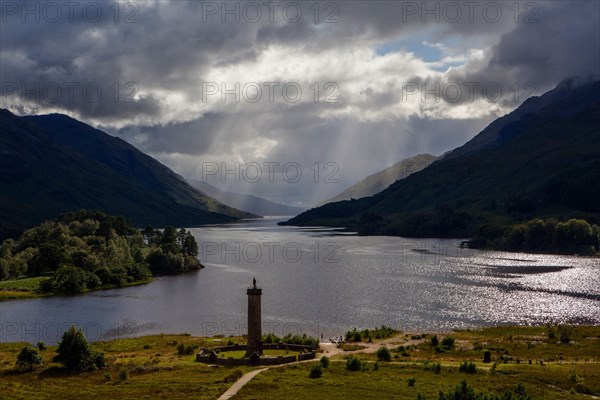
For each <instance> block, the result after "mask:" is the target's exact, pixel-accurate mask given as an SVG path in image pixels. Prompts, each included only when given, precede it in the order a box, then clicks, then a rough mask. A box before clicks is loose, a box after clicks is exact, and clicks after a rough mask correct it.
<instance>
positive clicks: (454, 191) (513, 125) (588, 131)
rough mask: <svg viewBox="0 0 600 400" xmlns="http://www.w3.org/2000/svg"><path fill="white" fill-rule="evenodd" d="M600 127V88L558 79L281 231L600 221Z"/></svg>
mask: <svg viewBox="0 0 600 400" xmlns="http://www.w3.org/2000/svg"><path fill="white" fill-rule="evenodd" d="M535 101H538V102H539V104H542V106H541V107H540V106H537V105H536V106H535V107H534V106H533V102H535ZM599 126H600V81H597V82H593V83H588V84H580V83H578V82H575V81H564V82H562V83H561V84H560V85H558V86H557V87H556V88H555V89H554V90H552V91H550V92H548V93H546V94H544V95H542V96H541V97H540V98H538V99H537V100H536V99H531V100H528V101H526V102H525V103H524V104H523V105H521V106H520V107H519V108H518V109H517V110H515V111H513V112H512V113H510V114H508V115H507V116H505V117H502V118H500V119H498V120H496V121H494V122H493V123H492V124H490V125H489V126H488V127H487V128H485V129H484V130H483V131H482V132H481V133H480V134H479V135H477V136H478V137H475V138H474V139H473V140H471V141H470V142H469V143H470V144H469V143H468V144H467V145H465V146H463V147H461V148H459V149H457V150H455V151H453V152H451V153H450V154H451V156H446V157H444V158H443V159H441V160H439V161H436V162H434V163H433V164H431V165H430V166H429V167H427V168H425V169H424V170H422V171H419V172H416V173H414V174H412V175H410V176H409V177H407V178H405V179H402V180H399V181H397V182H395V183H394V184H393V185H391V186H390V187H389V188H387V189H386V190H384V191H383V192H380V193H378V194H376V195H374V196H372V197H367V198H363V199H360V200H354V201H342V202H337V203H330V204H326V205H324V206H322V207H318V208H315V209H312V210H309V211H306V212H305V213H303V214H300V215H298V216H296V217H294V218H292V219H291V220H289V221H287V222H286V223H285V224H288V225H328V226H333V225H335V226H346V227H349V228H353V229H357V230H358V231H359V232H361V233H364V234H390V235H401V236H423V237H470V236H471V235H473V233H474V232H475V230H476V229H477V228H478V227H480V226H482V225H483V224H486V223H490V222H497V223H510V222H511V221H519V220H525V219H528V218H534V217H555V218H575V217H576V218H584V219H587V220H588V221H589V222H592V223H599V222H600V129H599V128H598V127H599ZM490 132H495V133H494V134H491V133H490ZM474 143H477V145H474Z"/></svg>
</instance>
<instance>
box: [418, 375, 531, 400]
mask: <svg viewBox="0 0 600 400" xmlns="http://www.w3.org/2000/svg"><path fill="white" fill-rule="evenodd" d="M420 399H424V397H420ZM507 399H510V400H531V397H530V396H529V395H528V394H527V391H526V390H525V387H523V386H522V385H517V386H515V387H514V388H513V389H512V390H509V389H507V390H506V391H505V392H504V394H503V395H501V396H499V395H491V396H488V395H485V394H483V393H475V390H473V387H471V385H469V384H468V383H467V381H466V380H464V379H463V380H462V381H461V382H460V383H459V384H458V385H456V387H455V388H454V390H450V391H448V392H447V393H444V392H441V391H440V394H439V397H438V400H507Z"/></svg>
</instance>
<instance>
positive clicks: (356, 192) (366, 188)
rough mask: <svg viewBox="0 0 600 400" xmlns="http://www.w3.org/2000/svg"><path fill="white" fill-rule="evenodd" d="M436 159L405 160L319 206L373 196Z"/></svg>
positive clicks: (413, 158) (412, 158)
mask: <svg viewBox="0 0 600 400" xmlns="http://www.w3.org/2000/svg"><path fill="white" fill-rule="evenodd" d="M437 159H438V157H436V156H432V155H431V154H418V155H416V156H414V157H410V158H406V159H404V160H402V161H399V162H397V163H396V164H394V165H392V166H391V167H388V168H386V169H384V170H382V171H379V172H377V173H375V174H373V175H369V176H367V177H366V178H365V179H363V180H362V181H360V182H358V183H356V184H354V185H352V186H350V187H349V188H348V189H346V190H344V191H343V192H342V193H340V194H338V195H337V196H335V197H332V198H330V199H328V200H325V201H322V202H321V203H320V204H319V205H323V204H327V203H333V202H336V201H342V200H350V199H360V198H362V197H367V196H373V195H374V194H376V193H379V192H381V191H382V190H384V189H386V188H387V187H388V186H390V185H391V184H392V183H394V182H396V181H397V180H399V179H404V178H406V177H407V176H409V175H410V174H412V173H414V172H417V171H420V170H422V169H423V168H425V167H427V166H428V165H429V164H431V163H432V162H433V161H435V160H437Z"/></svg>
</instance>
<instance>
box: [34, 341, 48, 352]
mask: <svg viewBox="0 0 600 400" xmlns="http://www.w3.org/2000/svg"><path fill="white" fill-rule="evenodd" d="M36 346H37V348H38V350H39V351H44V350H46V343H44V342H37V344H36Z"/></svg>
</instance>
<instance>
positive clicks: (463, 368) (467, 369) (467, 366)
mask: <svg viewBox="0 0 600 400" xmlns="http://www.w3.org/2000/svg"><path fill="white" fill-rule="evenodd" d="M458 372H464V373H466V374H474V373H476V372H477V366H475V364H473V363H472V362H470V361H469V362H467V361H465V362H464V363H462V364H460V367H458Z"/></svg>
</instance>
